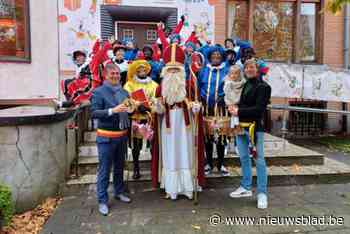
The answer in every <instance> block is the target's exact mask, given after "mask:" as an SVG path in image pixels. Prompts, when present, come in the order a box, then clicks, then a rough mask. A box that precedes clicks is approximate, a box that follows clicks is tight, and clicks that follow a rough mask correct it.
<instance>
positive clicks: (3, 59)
mask: <svg viewBox="0 0 350 234" xmlns="http://www.w3.org/2000/svg"><path fill="white" fill-rule="evenodd" d="M23 13H24V18H25V22H24V27H25V46H24V53H25V54H26V57H24V58H21V57H17V56H4V55H0V63H31V62H32V52H31V30H30V1H29V0H24V12H23Z"/></svg>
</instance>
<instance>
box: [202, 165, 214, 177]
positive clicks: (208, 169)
mask: <svg viewBox="0 0 350 234" xmlns="http://www.w3.org/2000/svg"><path fill="white" fill-rule="evenodd" d="M212 170H213V169H212V168H211V167H210V166H209V165H208V164H207V165H205V167H204V174H205V175H210V174H211V172H212Z"/></svg>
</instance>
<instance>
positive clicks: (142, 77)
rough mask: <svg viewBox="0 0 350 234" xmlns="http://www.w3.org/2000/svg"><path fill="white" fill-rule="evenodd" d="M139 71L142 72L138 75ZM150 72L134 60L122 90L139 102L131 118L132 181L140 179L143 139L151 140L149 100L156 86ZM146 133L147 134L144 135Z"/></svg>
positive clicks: (147, 65) (146, 65) (148, 66)
mask: <svg viewBox="0 0 350 234" xmlns="http://www.w3.org/2000/svg"><path fill="white" fill-rule="evenodd" d="M140 70H142V71H141V72H142V73H140ZM150 71H151V66H150V65H149V63H148V62H147V61H146V60H136V61H134V62H133V63H132V64H131V65H130V66H129V70H128V81H127V82H126V84H125V85H124V89H125V90H126V91H128V93H129V95H130V96H131V98H133V99H134V100H135V101H139V102H140V104H139V107H138V109H137V110H136V111H135V112H134V113H133V115H132V116H131V118H132V122H133V124H132V126H133V127H132V130H131V147H132V156H133V162H134V176H133V177H134V179H138V178H140V176H141V175H140V166H139V156H140V151H141V149H142V143H143V139H144V138H146V140H151V139H149V138H151V136H152V133H150V131H152V130H151V129H150V125H151V122H152V115H151V113H150V111H151V109H150V106H151V100H152V99H154V98H155V95H156V90H157V87H158V84H157V83H156V82H155V81H153V80H152V79H151V77H149V76H147V74H149V73H150ZM147 132H148V134H146V133H147Z"/></svg>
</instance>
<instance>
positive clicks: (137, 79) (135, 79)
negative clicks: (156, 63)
mask: <svg viewBox="0 0 350 234" xmlns="http://www.w3.org/2000/svg"><path fill="white" fill-rule="evenodd" d="M133 79H134V81H136V82H137V83H142V84H147V83H150V82H152V79H151V77H149V76H147V77H146V78H145V79H140V78H138V77H137V75H134V77H133Z"/></svg>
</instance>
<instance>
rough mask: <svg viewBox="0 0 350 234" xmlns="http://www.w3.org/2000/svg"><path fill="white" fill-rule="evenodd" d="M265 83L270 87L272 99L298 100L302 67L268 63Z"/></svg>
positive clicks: (300, 89) (300, 91) (300, 92)
mask: <svg viewBox="0 0 350 234" xmlns="http://www.w3.org/2000/svg"><path fill="white" fill-rule="evenodd" d="M268 66H269V67H270V69H269V73H268V77H267V79H266V81H267V82H268V83H269V84H270V85H271V88H272V96H273V97H286V98H300V97H301V95H302V87H303V86H302V82H303V67H302V66H301V65H288V64H281V63H277V64H276V63H270V64H268Z"/></svg>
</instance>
